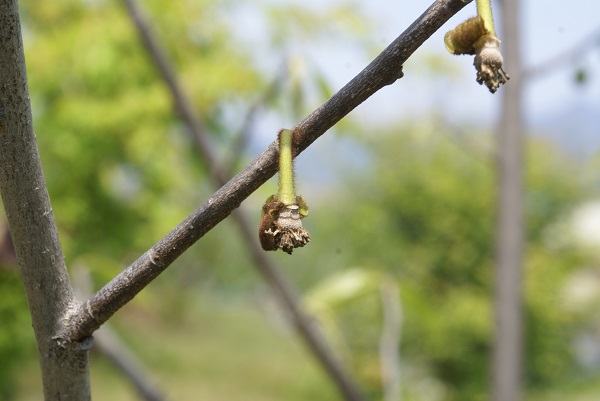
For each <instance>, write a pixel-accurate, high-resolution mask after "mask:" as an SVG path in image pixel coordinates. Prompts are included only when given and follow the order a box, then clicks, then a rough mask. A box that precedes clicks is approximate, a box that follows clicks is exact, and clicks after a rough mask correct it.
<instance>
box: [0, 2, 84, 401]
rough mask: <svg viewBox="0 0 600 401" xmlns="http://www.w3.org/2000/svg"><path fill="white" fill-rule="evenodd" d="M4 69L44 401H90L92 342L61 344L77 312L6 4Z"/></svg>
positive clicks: (1, 89) (6, 178)
mask: <svg viewBox="0 0 600 401" xmlns="http://www.w3.org/2000/svg"><path fill="white" fill-rule="evenodd" d="M0 65H1V66H2V70H1V73H0V141H1V143H0V193H1V194H2V201H3V203H4V209H5V211H6V217H7V220H8V224H9V229H10V233H11V236H12V239H13V244H14V248H15V252H16V255H17V261H18V264H19V267H20V271H21V278H22V281H23V285H24V287H25V293H26V295H27V302H28V304H29V311H30V314H31V321H32V325H33V330H34V332H35V337H36V341H37V346H38V352H39V359H40V367H41V371H42V381H43V386H44V398H45V399H46V400H58V399H61V400H66V399H70V400H87V399H90V386H89V374H88V363H87V361H88V350H89V347H90V345H91V340H88V339H86V340H85V341H82V342H80V343H76V344H71V343H69V342H66V341H60V340H57V338H56V336H57V334H58V333H59V332H60V331H61V330H62V323H63V319H65V318H66V316H67V314H68V312H69V310H72V309H76V308H77V306H78V305H76V301H75V296H74V294H73V289H72V288H71V285H70V283H69V277H68V274H67V270H66V268H65V261H64V256H63V253H62V249H61V246H60V242H59V240H58V231H57V229H56V223H55V221H54V215H53V213H52V207H51V205H50V199H49V197H48V190H47V188H46V183H45V181H44V175H43V173H42V166H41V162H40V157H39V153H38V149H37V146H36V142H35V134H34V131H33V124H32V117H31V105H30V103H29V90H28V86H27V73H26V69H25V57H24V52H23V42H22V38H21V26H20V21H19V10H18V4H17V0H7V1H2V2H1V3H0ZM86 337H87V336H82V337H79V338H78V339H77V340H78V341H79V340H84V339H85V338H86Z"/></svg>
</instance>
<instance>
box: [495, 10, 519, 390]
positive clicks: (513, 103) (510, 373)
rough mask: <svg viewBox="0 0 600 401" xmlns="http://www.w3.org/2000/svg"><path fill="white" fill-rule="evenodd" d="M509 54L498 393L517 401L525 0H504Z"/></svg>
mask: <svg viewBox="0 0 600 401" xmlns="http://www.w3.org/2000/svg"><path fill="white" fill-rule="evenodd" d="M502 5H503V13H502V14H503V18H502V20H503V35H504V41H503V43H502V45H503V47H504V52H503V53H504V60H505V63H506V65H507V66H509V67H510V70H511V75H512V77H511V78H512V79H511V82H510V84H509V85H506V86H505V91H504V94H503V98H502V114H501V122H500V126H499V130H498V137H499V138H498V141H499V142H498V144H499V160H498V182H499V187H498V216H497V218H498V226H497V230H498V231H497V250H496V252H497V261H496V262H497V266H496V294H495V301H494V304H495V320H496V329H495V344H494V352H493V362H492V365H493V366H492V371H493V383H492V399H493V400H494V401H517V400H519V399H520V392H521V372H522V367H521V366H522V343H523V340H522V337H523V334H522V305H521V304H522V299H521V298H522V283H521V281H522V264H523V178H522V176H523V144H522V142H523V134H522V131H523V122H522V113H521V98H522V96H521V90H522V67H521V60H520V54H519V52H520V49H519V43H520V40H521V37H520V35H519V22H518V20H519V18H518V16H519V0H504V1H503V2H502Z"/></svg>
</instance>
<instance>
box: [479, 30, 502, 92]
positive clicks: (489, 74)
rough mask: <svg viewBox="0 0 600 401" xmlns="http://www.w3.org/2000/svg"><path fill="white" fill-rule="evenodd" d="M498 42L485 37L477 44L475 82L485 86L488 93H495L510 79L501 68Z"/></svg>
mask: <svg viewBox="0 0 600 401" xmlns="http://www.w3.org/2000/svg"><path fill="white" fill-rule="evenodd" d="M499 45H500V41H499V40H498V39H497V38H495V37H493V36H485V37H484V38H482V40H481V41H480V42H479V43H478V44H477V47H476V50H477V52H476V54H475V61H474V63H473V65H475V69H477V82H478V83H479V84H480V85H483V84H485V86H487V87H488V89H489V90H490V92H492V93H495V92H496V91H497V90H498V88H499V87H500V85H504V84H505V83H506V81H508V80H509V79H510V77H509V76H508V74H507V73H506V71H504V69H503V68H502V62H503V61H504V60H503V59H502V54H501V53H500V48H499Z"/></svg>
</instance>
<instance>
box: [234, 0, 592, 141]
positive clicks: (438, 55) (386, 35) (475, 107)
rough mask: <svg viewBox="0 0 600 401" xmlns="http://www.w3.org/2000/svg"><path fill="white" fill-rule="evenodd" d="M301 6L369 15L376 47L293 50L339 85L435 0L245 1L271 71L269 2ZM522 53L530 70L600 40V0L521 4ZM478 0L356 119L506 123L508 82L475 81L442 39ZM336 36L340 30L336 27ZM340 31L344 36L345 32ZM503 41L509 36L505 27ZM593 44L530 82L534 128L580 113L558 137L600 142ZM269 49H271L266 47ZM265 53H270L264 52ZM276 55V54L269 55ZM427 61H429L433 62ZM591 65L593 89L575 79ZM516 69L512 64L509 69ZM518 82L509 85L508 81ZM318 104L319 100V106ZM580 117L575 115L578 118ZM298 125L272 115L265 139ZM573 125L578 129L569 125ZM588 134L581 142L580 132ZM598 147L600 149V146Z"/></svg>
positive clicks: (330, 44) (324, 44) (251, 34)
mask: <svg viewBox="0 0 600 401" xmlns="http://www.w3.org/2000/svg"><path fill="white" fill-rule="evenodd" d="M264 3H269V4H281V5H297V6H300V7H312V8H316V9H319V8H327V7H329V6H331V5H336V4H337V5H339V4H350V5H351V6H352V7H353V8H354V9H355V10H356V14H357V15H358V17H359V18H360V19H364V20H365V21H367V23H366V25H365V26H366V32H365V33H364V35H365V36H366V37H367V40H368V41H370V42H369V43H370V47H371V49H369V51H370V52H369V51H366V50H365V48H364V43H355V42H354V41H353V40H352V39H347V38H346V37H344V36H339V37H332V38H329V39H328V40H323V41H319V42H311V43H302V42H301V40H300V41H299V42H295V43H294V42H292V41H294V40H295V39H294V38H290V42H291V43H289V46H287V47H286V49H287V50H288V51H290V54H288V56H291V57H294V58H297V59H302V60H303V63H304V64H305V65H306V66H307V67H306V68H307V70H312V71H314V70H318V71H322V72H323V73H324V74H325V76H326V77H327V80H328V82H329V83H330V85H331V87H332V89H334V90H338V89H339V88H341V87H342V86H343V85H344V84H345V83H347V82H348V81H349V80H350V79H351V78H353V77H354V76H355V75H356V74H357V73H358V72H359V71H360V70H361V69H362V68H364V67H365V66H366V65H367V64H368V63H369V62H370V61H371V59H372V58H373V57H374V55H375V53H374V52H373V49H372V48H377V50H378V51H380V50H382V49H383V48H385V46H387V45H388V44H389V43H390V42H391V41H392V40H394V39H395V38H396V37H397V36H398V35H399V34H400V33H401V32H402V31H403V30H404V29H405V28H406V27H408V26H409V25H410V24H411V23H412V22H413V21H414V20H415V19H416V18H417V17H418V16H419V15H420V14H421V13H422V12H423V11H424V10H425V9H426V8H427V7H428V6H429V5H430V4H431V1H426V0H422V1H409V0H370V1H358V0H354V1H352V0H261V1H258V2H253V3H251V4H245V5H244V6H243V7H242V8H241V12H239V11H238V12H239V14H238V15H237V17H236V20H237V21H242V22H243V23H241V24H240V25H239V26H243V37H244V40H246V41H247V42H248V43H249V45H251V46H253V51H255V50H256V51H257V52H258V54H259V56H258V59H259V60H260V61H261V62H263V63H264V65H265V66H266V67H265V68H267V69H269V68H271V69H272V70H273V71H275V70H276V68H277V67H278V65H279V62H280V60H281V58H282V55H281V54H272V48H271V49H268V48H266V47H265V46H264V45H263V46H261V43H263V44H264V42H265V39H264V35H265V32H264V16H261V12H262V9H261V4H264ZM493 7H494V12H495V15H496V17H497V18H496V19H497V22H500V21H499V20H500V18H501V15H500V13H499V4H498V2H493ZM521 10H522V13H521V21H522V31H521V34H522V54H523V62H524V65H525V67H533V66H539V65H541V64H542V63H544V62H545V61H547V60H550V59H552V58H554V57H556V56H558V55H560V54H563V53H564V52H565V51H567V50H568V49H571V48H573V47H574V46H576V45H578V44H581V43H582V41H584V40H585V39H586V38H590V37H591V35H592V34H594V33H596V34H597V35H596V36H597V37H600V17H598V15H600V2H599V1H597V0H574V1H559V0H522V1H521ZM475 13H476V6H475V2H474V1H473V2H472V3H471V4H469V5H467V6H466V7H465V8H464V9H463V10H462V11H461V12H459V13H458V14H457V15H456V16H455V17H453V18H452V19H451V20H450V21H449V22H448V23H447V24H446V25H444V27H443V28H442V29H441V30H439V31H438V32H436V33H435V34H434V36H432V37H431V38H430V39H429V40H428V41H427V42H426V43H425V45H424V46H422V47H421V48H420V49H419V50H417V52H416V53H415V54H414V56H413V57H412V58H411V60H409V61H408V62H407V63H406V65H405V68H404V72H405V77H404V78H403V79H401V80H399V81H398V82H397V83H395V84H394V85H392V86H390V87H386V88H384V89H383V90H381V91H380V92H379V93H377V94H376V95H374V96H373V97H372V98H371V99H369V100H368V101H367V102H365V104H363V105H361V106H360V107H359V108H358V109H357V110H355V111H354V112H353V113H352V116H353V117H355V118H359V119H360V120H362V121H364V122H366V123H368V124H371V125H377V124H381V125H388V124H390V123H395V122H398V121H403V120H407V119H411V118H413V119H414V118H417V117H419V116H421V115H431V112H432V111H435V112H437V113H441V114H443V115H444V116H445V117H446V118H448V119H450V121H451V122H453V123H456V124H464V123H468V124H477V125H479V126H481V127H482V128H484V129H485V128H488V129H490V130H491V129H493V128H494V127H495V125H496V122H497V115H498V110H499V104H500V100H501V92H502V88H500V90H499V92H498V94H496V95H492V94H490V93H489V92H488V91H487V89H486V88H484V87H482V86H479V85H478V84H477V83H476V82H475V71H474V68H473V66H472V62H473V60H472V57H470V56H452V55H450V54H449V53H447V52H446V50H445V48H444V44H443V36H444V34H445V32H447V31H448V30H450V29H452V28H454V27H455V26H456V25H458V24H459V23H460V22H462V21H464V20H465V19H467V18H469V17H471V16H473V15H475ZM332 32H333V34H332V35H333V36H335V33H336V31H335V29H333V30H332ZM343 34H344V33H343V32H340V35H343ZM499 35H500V39H502V33H501V32H499ZM594 45H595V44H594V43H592V42H590V51H588V52H586V53H584V54H582V55H581V56H580V57H576V58H573V59H566V60H564V62H562V63H561V64H560V65H557V66H556V68H553V66H549V67H550V68H551V72H550V73H545V74H543V75H542V76H540V77H538V78H534V79H531V80H529V81H528V82H527V83H526V85H525V89H524V90H525V92H524V106H525V107H524V113H525V118H526V121H527V122H528V128H529V129H530V130H531V131H535V132H539V131H543V130H545V129H546V128H547V127H548V126H550V127H551V128H554V129H555V131H556V130H560V129H562V128H561V127H560V124H557V122H556V121H552V118H553V119H558V122H559V123H560V121H562V120H561V117H562V116H566V117H565V119H564V120H565V124H566V125H567V127H569V126H573V124H570V125H569V124H568V123H567V122H566V118H567V117H568V118H569V119H571V118H579V114H581V119H580V120H581V124H578V126H577V127H576V129H575V130H574V131H573V132H566V131H567V129H566V128H565V132H564V133H559V134H556V133H555V134H554V136H557V135H559V136H567V137H568V136H572V137H573V138H574V139H573V140H574V141H577V140H579V139H581V140H584V141H586V142H587V141H590V140H594V138H596V137H598V138H600V135H599V134H600V42H599V41H596V45H595V47H594ZM261 47H262V49H261ZM261 51H262V53H261ZM269 51H271V53H269ZM435 59H437V60H438V61H439V60H441V62H442V64H443V65H444V69H446V70H447V73H445V74H442V75H439V74H437V75H436V74H432V73H431V71H430V70H427V67H426V66H427V63H428V60H435ZM424 66H425V67H424ZM579 67H584V68H585V69H586V71H587V76H588V80H587V82H586V84H585V85H583V86H581V85H575V83H574V82H575V81H574V76H575V71H576V69H577V68H579ZM506 69H507V71H508V72H509V74H510V66H509V65H508V66H506ZM509 84H510V83H509ZM318 105H319V103H318V102H315V105H314V107H317V106H318ZM574 116H575V117H574ZM296 122H297V121H292V122H286V121H277V117H276V116H263V118H262V120H261V121H259V122H258V125H259V126H258V128H259V129H258V130H257V131H259V132H260V133H261V135H262V134H264V135H265V137H264V138H263V141H261V142H262V143H265V142H266V141H267V140H268V139H270V138H271V137H272V132H276V131H277V130H278V129H279V128H280V126H281V125H290V124H293V123H296ZM569 131H570V130H569ZM578 135H580V138H579V137H578ZM597 142H598V144H597V145H596V146H597V148H600V140H598V141H597ZM595 149H596V148H594V150H595Z"/></svg>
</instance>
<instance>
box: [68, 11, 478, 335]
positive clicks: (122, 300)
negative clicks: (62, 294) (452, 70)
mask: <svg viewBox="0 0 600 401" xmlns="http://www.w3.org/2000/svg"><path fill="white" fill-rule="evenodd" d="M469 2H470V1H463V0H437V1H436V2H435V3H434V4H433V5H432V6H431V7H429V9H427V11H425V13H423V14H422V15H421V16H420V17H419V18H418V19H417V20H416V21H415V22H414V23H413V24H412V25H411V26H410V27H409V28H408V29H407V30H406V31H405V32H404V33H403V34H402V35H400V36H399V37H398V38H397V39H396V40H394V41H393V42H392V43H391V44H390V45H389V46H388V47H387V48H386V49H385V50H384V51H383V52H382V53H381V54H380V55H379V56H378V57H377V58H375V60H373V62H371V64H369V65H368V66H367V67H366V68H365V69H364V70H363V71H362V72H360V73H359V74H358V75H357V76H356V77H355V78H354V79H352V80H351V81H350V82H349V83H348V84H347V85H346V86H344V87H343V88H342V89H341V90H340V91H339V92H337V93H336V94H335V95H334V96H332V97H331V99H329V100H328V101H327V102H325V103H324V104H323V105H322V106H320V107H319V108H318V109H316V110H315V111H314V112H313V113H311V114H310V115H309V116H308V117H306V118H305V119H304V120H302V121H301V122H300V123H299V124H298V125H297V126H296V127H295V129H296V130H297V131H298V132H299V135H298V153H299V152H301V151H303V150H304V149H306V148H307V147H308V146H310V145H311V144H312V143H313V142H314V141H315V140H316V139H317V138H318V137H319V136H321V135H323V134H324V133H325V132H326V131H327V130H328V129H329V128H331V127H332V126H333V125H335V124H336V123H337V122H338V121H339V120H341V119H342V118H343V117H344V116H346V115H347V114H348V113H350V111H352V110H353V109H354V108H355V107H356V106H358V105H359V104H361V103H362V102H364V101H365V100H366V99H368V98H369V97H370V96H371V95H373V94H374V93H375V92H377V91H378V90H379V89H381V88H383V87H384V86H386V85H390V84H392V83H394V82H395V81H396V80H397V79H399V78H400V77H401V76H402V64H403V63H404V62H405V61H406V60H407V59H408V58H409V57H410V56H411V55H412V53H414V52H415V50H416V49H418V48H419V47H420V46H421V45H422V44H423V42H424V41H425V40H426V39H427V38H428V37H429V36H431V34H433V33H434V32H435V31H436V30H438V29H439V28H440V27H441V26H442V25H443V24H444V23H445V22H446V21H447V20H448V19H449V18H450V17H452V16H453V15H454V14H456V13H457V12H458V11H459V10H461V9H462V8H463V7H464V6H465V5H466V4H468V3H469ZM206 162H207V163H209V164H210V163H211V161H210V160H206ZM211 165H212V166H213V168H214V166H216V165H215V164H211ZM276 171H277V144H276V142H273V143H271V144H270V145H269V146H268V147H267V149H266V150H265V151H264V152H263V153H262V154H261V155H260V156H259V157H258V158H256V159H255V160H254V161H252V162H251V163H250V164H249V165H248V166H246V167H245V168H244V169H243V170H242V171H241V172H240V173H238V174H237V175H236V176H235V177H233V178H232V179H231V180H229V182H227V183H226V184H225V185H223V186H222V187H221V188H220V189H219V190H218V191H217V192H215V193H214V194H213V195H212V196H211V197H210V198H209V199H208V200H207V201H206V202H204V203H203V204H202V205H201V206H200V207H199V208H198V209H197V210H196V211H194V212H193V213H192V214H190V215H189V216H188V217H187V218H186V219H185V220H184V221H183V222H182V223H180V224H179V225H178V226H177V227H176V228H174V229H173V230H172V231H171V232H170V233H169V234H167V235H166V236H165V237H164V238H163V239H161V240H160V241H159V242H158V243H157V244H155V245H154V246H153V247H152V248H150V249H149V250H148V251H147V252H146V253H144V254H143V255H142V256H140V257H139V258H138V259H137V260H136V261H135V262H133V263H132V264H131V265H130V266H129V267H127V268H126V269H125V270H124V271H123V272H122V273H121V274H119V275H118V276H117V277H115V278H114V279H113V280H112V281H111V282H109V283H108V284H107V285H106V286H104V287H103V288H102V289H101V290H100V291H98V292H97V293H96V294H95V295H94V296H92V297H91V298H90V299H88V300H87V301H85V302H84V303H83V304H82V305H81V307H80V308H79V310H78V311H77V312H76V313H74V314H73V316H72V318H71V321H70V322H69V326H68V329H67V330H66V331H65V333H64V335H65V337H66V338H69V339H71V340H77V339H81V338H85V337H87V336H89V335H90V334H91V333H93V332H94V330H96V329H97V328H98V327H100V326H101V325H102V324H103V323H104V322H105V321H106V320H108V318H109V317H110V316H112V315H113V314H114V313H115V312H116V311H117V310H119V309H120V308H121V307H122V306H123V305H125V304H126V303H127V302H128V301H130V300H131V299H132V298H133V297H134V296H135V295H136V294H137V293H138V292H139V291H141V290H142V289H143V288H144V287H145V286H146V285H148V284H149V283H150V282H151V281H152V280H153V279H154V278H156V277H157V276H158V275H159V274H160V273H161V272H162V271H164V270H165V269H166V268H167V267H168V266H169V265H170V264H171V263H172V262H173V261H174V260H175V259H176V258H177V257H178V256H180V255H181V254H182V253H183V252H184V251H185V250H186V249H188V248H189V247H190V246H191V245H192V244H194V243H195V242H196V241H197V240H199V239H200V238H201V237H202V236H203V235H204V234H206V233H207V232H208V231H210V230H211V229H212V228H213V227H214V226H216V225H217V224H218V223H219V222H220V221H222V220H223V219H224V218H225V217H227V216H228V215H229V214H230V213H231V212H232V211H233V210H234V209H236V208H237V207H238V206H239V205H240V203H241V202H242V201H243V200H244V199H246V198H247V197H248V196H249V195H250V194H251V193H252V192H254V191H255V190H256V189H258V187H260V186H261V185H262V184H263V183H264V182H266V181H267V180H268V179H269V178H271V177H272V176H273V175H274V174H275V172H276Z"/></svg>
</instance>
